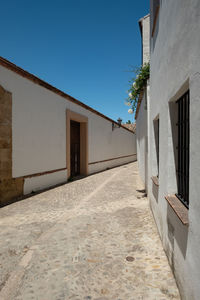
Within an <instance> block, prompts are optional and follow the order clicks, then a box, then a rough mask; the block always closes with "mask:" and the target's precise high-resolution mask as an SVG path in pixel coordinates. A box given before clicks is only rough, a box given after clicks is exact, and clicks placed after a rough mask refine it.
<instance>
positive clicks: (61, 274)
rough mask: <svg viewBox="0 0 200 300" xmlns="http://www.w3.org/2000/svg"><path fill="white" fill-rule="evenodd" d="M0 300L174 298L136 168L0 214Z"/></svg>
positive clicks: (51, 192) (175, 293) (80, 182)
mask: <svg viewBox="0 0 200 300" xmlns="http://www.w3.org/2000/svg"><path fill="white" fill-rule="evenodd" d="M0 268H1V272H0V299H1V300H31V299H34V300H62V299H66V300H70V299H72V300H108V299H109V300H110V299H111V300H129V299H130V300H136V299H147V300H165V299H180V298H179V293H178V290H177V287H176V283H175V280H174V278H173V275H172V272H171V270H170V267H169V265H168V261H167V258H166V256H165V253H164V251H163V249H162V245H161V242H160V239H159V236H158V233H157V230H156V227H155V224H154V221H153V218H152V214H151V212H150V209H149V206H148V200H147V198H146V197H145V194H144V192H143V191H142V184H141V182H140V179H139V176H138V170H137V163H131V164H128V165H124V166H121V167H118V168H115V169H111V170H107V171H105V172H102V173H98V174H96V175H92V176H88V177H86V178H84V179H81V180H78V181H74V182H71V183H68V184H65V185H63V186H60V187H57V188H55V189H52V190H49V191H46V192H44V193H41V194H38V195H35V196H33V197H31V198H28V199H25V200H23V201H20V202H16V203H14V204H11V205H9V206H6V207H4V208H1V209H0Z"/></svg>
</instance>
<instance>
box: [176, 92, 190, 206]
mask: <svg viewBox="0 0 200 300" xmlns="http://www.w3.org/2000/svg"><path fill="white" fill-rule="evenodd" d="M176 103H177V106H178V107H177V108H178V122H177V129H178V147H177V154H178V165H177V167H178V168H177V182H178V193H177V194H176V196H177V197H178V198H179V199H180V200H181V202H182V203H183V204H184V205H185V206H186V207H187V208H189V150H190V149H189V145H190V95H189V91H187V92H186V93H185V94H184V95H183V96H182V97H181V98H180V99H178V100H177V102H176Z"/></svg>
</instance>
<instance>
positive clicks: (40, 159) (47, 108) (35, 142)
mask: <svg viewBox="0 0 200 300" xmlns="http://www.w3.org/2000/svg"><path fill="white" fill-rule="evenodd" d="M0 85H2V86H3V87H4V88H5V89H6V90H8V91H10V92H11V93H12V101H13V108H12V134H13V152H12V159H13V167H12V175H13V177H22V176H26V175H30V174H35V173H41V172H46V171H51V170H56V169H61V168H65V167H66V109H70V110H72V111H74V112H77V113H79V114H82V115H84V116H87V117H88V140H89V163H90V162H95V161H102V160H107V159H111V158H115V157H119V156H126V155H131V154H134V153H136V141H135V135H134V134H133V133H131V132H128V131H127V130H125V129H123V128H119V129H115V130H114V131H112V123H111V122H109V121H108V120H106V119H104V118H102V117H100V116H98V115H96V114H94V113H92V112H91V111H89V110H87V109H85V108H83V107H81V106H79V105H77V104H75V103H72V102H71V101H67V100H66V99H65V98H63V97H61V96H59V95H57V94H55V93H53V92H52V91H50V90H48V89H46V88H44V87H41V86H39V85H37V84H35V83H33V82H32V81H30V80H28V79H26V78H23V77H22V76H20V75H18V74H16V73H14V72H12V71H10V70H8V69H6V68H4V67H2V66H0ZM135 159H136V156H135ZM133 160H134V157H130V158H127V159H126V160H124V159H121V160H120V159H118V160H115V161H110V162H107V163H106V164H105V163H104V164H102V165H100V164H95V165H90V166H89V173H93V172H97V171H100V170H103V169H106V168H109V167H113V166H116V165H119V164H122V163H124V162H130V161H133ZM66 178H67V172H66V171H60V172H59V173H52V174H47V175H42V176H40V177H37V178H36V177H33V178H27V179H25V185H24V192H25V193H29V192H31V191H32V190H37V189H41V188H44V187H47V186H50V185H52V184H57V183H61V182H64V181H66Z"/></svg>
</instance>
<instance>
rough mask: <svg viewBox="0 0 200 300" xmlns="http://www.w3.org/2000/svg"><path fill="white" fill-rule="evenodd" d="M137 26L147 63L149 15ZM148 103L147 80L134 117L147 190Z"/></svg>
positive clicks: (144, 61)
mask: <svg viewBox="0 0 200 300" xmlns="http://www.w3.org/2000/svg"><path fill="white" fill-rule="evenodd" d="M139 27H140V33H141V40H142V64H143V65H144V64H145V63H149V60H150V40H149V31H150V15H147V16H145V17H143V18H141V19H140V20H139ZM148 105H149V81H148V82H147V85H146V87H144V89H143V91H142V93H141V94H140V97H139V101H138V105H137V110H136V114H135V119H136V123H137V126H136V136H137V160H138V167H139V174H140V177H141V179H142V181H143V183H144V185H145V189H146V191H148V184H147V182H148V126H147V124H148V110H147V107H148Z"/></svg>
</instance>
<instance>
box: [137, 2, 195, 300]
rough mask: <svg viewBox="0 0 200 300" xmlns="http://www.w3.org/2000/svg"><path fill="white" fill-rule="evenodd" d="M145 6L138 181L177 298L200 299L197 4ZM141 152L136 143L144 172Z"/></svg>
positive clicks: (174, 3) (157, 3) (176, 3)
mask: <svg viewBox="0 0 200 300" xmlns="http://www.w3.org/2000/svg"><path fill="white" fill-rule="evenodd" d="M150 3H151V11H150V98H149V99H148V101H147V111H145V110H144V109H143V107H144V105H145V104H144V101H142V102H141V103H140V105H139V107H138V112H137V132H139V136H138V138H139V142H140V140H141V136H148V138H147V139H148V141H147V152H148V153H147V157H148V162H147V165H148V172H147V176H146V177H145V176H143V180H144V181H145V185H146V186H147V188H148V197H149V201H150V206H151V209H152V212H153V215H154V218H155V222H156V224H157V227H158V231H159V233H160V237H161V240H162V243H163V247H164V249H165V252H166V254H167V256H168V259H169V262H170V265H171V267H172V270H173V272H174V275H175V278H176V281H177V285H178V287H179V290H180V293H181V297H182V299H186V300H198V299H200V221H199V220H200V200H199V195H200V184H199V183H200V180H199V178H200V151H199V150H200V100H199V99H200V98H199V97H200V96H199V95H200V51H199V49H200V34H199V32H200V17H199V16H200V1H199V0H190V1H188V0H176V1H174V0H162V1H161V0H160V1H159V0H151V1H150ZM145 113H146V114H145ZM144 114H145V115H144ZM143 115H144V118H143ZM142 118H143V121H144V124H143V123H142V121H141V120H142ZM146 124H147V125H146ZM142 126H143V127H144V128H142ZM137 144H138V142H137ZM145 151H146V150H142V153H141V151H140V149H139V147H138V157H140V158H141V157H142V158H141V161H142V162H140V161H139V163H140V169H141V170H144V167H143V166H144V165H145V162H144V153H146V152H145Z"/></svg>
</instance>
